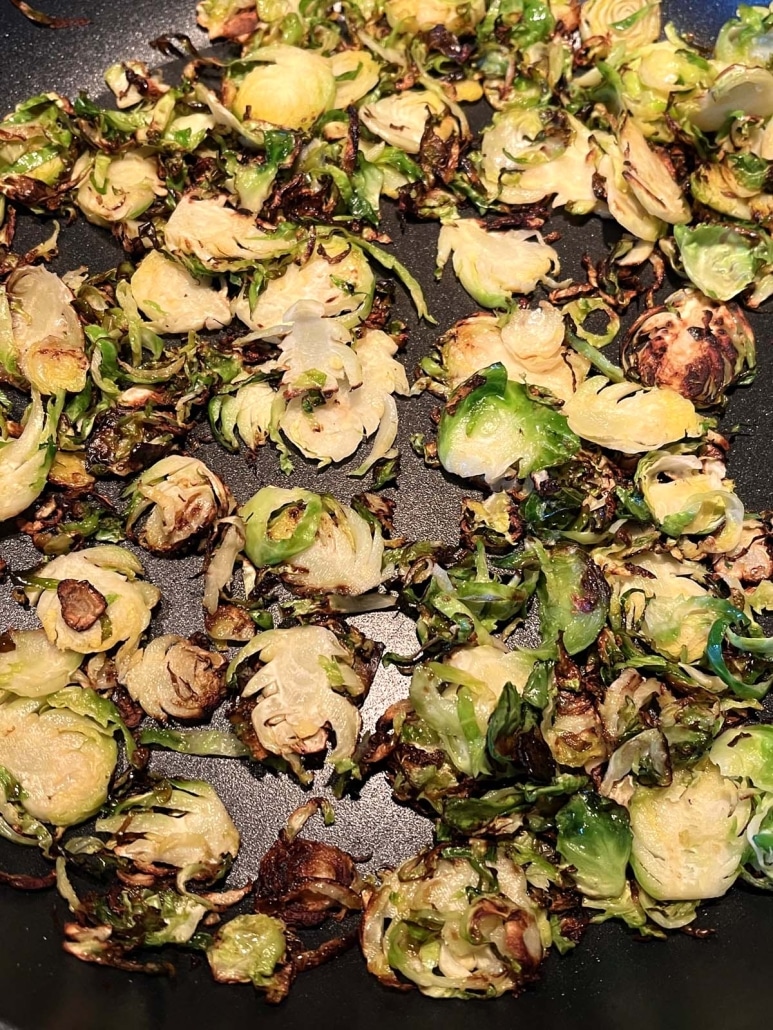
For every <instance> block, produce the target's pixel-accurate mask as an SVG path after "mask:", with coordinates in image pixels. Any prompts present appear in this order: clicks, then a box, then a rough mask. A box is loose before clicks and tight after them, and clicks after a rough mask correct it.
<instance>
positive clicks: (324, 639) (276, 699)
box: [228, 626, 371, 782]
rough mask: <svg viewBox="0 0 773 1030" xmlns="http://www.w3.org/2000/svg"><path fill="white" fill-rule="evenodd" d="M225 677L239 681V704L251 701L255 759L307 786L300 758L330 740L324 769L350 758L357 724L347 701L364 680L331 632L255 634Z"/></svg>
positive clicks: (305, 629) (352, 655) (308, 629)
mask: <svg viewBox="0 0 773 1030" xmlns="http://www.w3.org/2000/svg"><path fill="white" fill-rule="evenodd" d="M249 673H251V675H249V676H248V674H249ZM247 676H248V678H247ZM228 678H229V680H232V681H233V680H234V679H236V680H237V681H238V682H240V683H243V688H242V697H243V698H249V699H251V698H254V699H255V701H254V704H253V705H252V706H251V708H250V730H249V731H248V734H247V738H248V739H249V738H252V737H253V736H254V737H256V738H257V742H258V745H259V747H258V749H253V750H256V751H257V752H258V753H256V757H263V758H269V757H271V756H277V757H279V758H281V759H283V760H284V761H285V762H287V764H288V765H289V766H290V768H291V769H292V770H293V772H294V773H295V774H296V775H297V776H298V778H299V779H300V780H301V781H302V782H308V781H309V780H310V778H311V777H310V776H309V775H308V774H307V772H306V770H305V767H304V764H303V759H304V757H305V756H313V755H318V754H320V753H324V752H325V751H326V750H327V747H328V743H329V742H330V741H331V739H332V741H333V743H332V746H331V749H330V751H329V753H328V755H327V758H326V760H327V761H328V762H329V763H330V764H331V765H334V766H335V765H337V764H340V763H344V762H345V761H346V760H347V759H350V758H351V757H352V755H353V754H354V750H355V747H356V746H357V739H358V735H359V732H360V723H361V720H360V713H359V711H358V709H357V708H356V706H355V705H354V704H353V703H352V701H353V700H355V699H356V700H359V699H361V698H362V697H364V695H365V694H366V693H367V691H368V687H369V686H370V680H371V674H370V672H369V670H368V668H367V667H366V666H365V665H363V663H362V662H361V661H358V655H357V654H356V651H355V650H354V649H353V648H351V647H347V646H346V644H345V642H342V641H341V640H339V639H338V637H337V636H336V634H335V633H333V632H332V630H330V629H327V628H326V627H324V626H293V627H291V628H288V629H274V630H268V631H267V632H265V633H258V634H257V635H256V636H255V637H253V639H252V640H251V641H250V642H249V644H247V646H246V647H244V648H243V649H242V650H241V651H240V652H239V654H238V655H237V656H236V658H234V660H233V661H232V662H231V665H230V666H229V669H228Z"/></svg>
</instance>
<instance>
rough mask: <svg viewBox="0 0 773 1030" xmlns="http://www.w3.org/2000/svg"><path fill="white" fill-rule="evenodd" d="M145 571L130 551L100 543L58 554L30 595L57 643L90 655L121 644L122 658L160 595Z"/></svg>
mask: <svg viewBox="0 0 773 1030" xmlns="http://www.w3.org/2000/svg"><path fill="white" fill-rule="evenodd" d="M143 572H144V570H143V567H142V565H141V564H140V562H139V561H138V560H137V558H135V556H134V555H133V554H132V553H131V551H128V550H126V549H124V548H122V547H117V546H112V545H110V544H101V545H99V546H97V547H88V548H85V549H84V550H82V551H74V552H73V553H72V554H63V555H60V556H59V557H58V558H54V560H53V561H52V562H49V564H48V565H46V566H45V567H44V568H43V569H42V570H41V577H40V578H38V577H33V582H32V583H31V585H30V586H29V587H27V595H28V597H30V598H31V600H33V601H34V603H35V604H36V605H37V612H38V618H39V619H40V621H41V623H42V625H43V629H44V630H45V632H46V636H47V637H48V639H49V640H50V641H51V642H52V643H53V644H56V646H57V647H60V648H68V649H69V650H71V651H77V652H78V653H79V654H92V653H95V652H99V651H109V650H110V648H112V647H114V646H115V645H116V644H122V645H123V646H122V648H121V652H119V658H120V657H121V656H122V655H125V654H128V653H131V651H133V650H134V649H135V648H136V646H137V643H138V641H139V639H140V637H141V636H142V634H143V633H144V632H145V630H146V629H147V627H148V625H149V624H150V613H151V611H152V609H153V608H154V607H155V605H156V604H157V603H158V601H159V600H160V597H161V595H160V593H159V591H158V590H157V589H156V588H155V587H154V586H152V585H151V584H150V583H146V582H144V581H143V580H142V579H141V578H140V577H141V576H142V575H143Z"/></svg>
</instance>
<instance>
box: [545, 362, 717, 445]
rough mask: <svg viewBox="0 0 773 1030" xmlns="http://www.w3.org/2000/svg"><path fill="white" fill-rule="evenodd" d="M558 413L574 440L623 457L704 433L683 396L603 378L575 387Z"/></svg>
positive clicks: (586, 381) (698, 418) (669, 391)
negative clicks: (607, 449)
mask: <svg viewBox="0 0 773 1030" xmlns="http://www.w3.org/2000/svg"><path fill="white" fill-rule="evenodd" d="M563 413H564V415H565V416H566V420H567V423H568V426H569V428H570V429H571V430H572V431H573V432H575V433H576V434H577V435H578V436H581V437H582V438H583V439H584V440H590V441H591V443H595V444H598V445H599V446H600V447H607V448H609V449H610V450H616V451H622V453H623V454H642V453H644V452H645V451H652V450H656V449H657V448H658V447H663V446H665V445H666V444H668V443H673V442H675V441H677V440H683V439H685V438H686V437H699V436H702V434H703V432H704V422H703V421H702V420H701V418H700V416H699V415H698V413H697V412H696V410H695V408H694V407H693V405H692V403H691V402H690V401H689V400H687V398H686V397H682V396H680V395H679V394H678V393H675V392H674V391H673V390H666V389H660V388H659V387H650V388H648V389H643V388H641V387H638V386H635V385H634V384H633V383H610V382H608V380H606V379H605V378H604V377H603V376H593V377H591V378H590V379H586V380H585V382H584V383H581V384H580V386H579V387H578V388H577V391H576V393H575V394H574V395H573V396H572V397H570V398H569V400H568V401H566V403H565V404H564V407H563Z"/></svg>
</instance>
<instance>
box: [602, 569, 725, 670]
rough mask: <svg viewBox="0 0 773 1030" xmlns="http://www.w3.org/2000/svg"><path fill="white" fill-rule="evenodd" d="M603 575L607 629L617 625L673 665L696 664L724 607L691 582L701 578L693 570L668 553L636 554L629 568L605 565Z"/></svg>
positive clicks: (720, 601) (723, 604) (697, 571)
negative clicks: (607, 595)
mask: <svg viewBox="0 0 773 1030" xmlns="http://www.w3.org/2000/svg"><path fill="white" fill-rule="evenodd" d="M601 562H602V567H604V563H603V559H601ZM604 572H605V575H606V576H607V580H608V582H609V584H610V586H611V587H612V601H611V605H610V615H611V621H612V625H613V626H615V625H616V624H617V623H622V624H623V625H624V626H625V627H626V628H627V629H628V630H629V631H630V632H634V633H637V634H640V635H641V636H642V637H643V638H644V639H645V640H646V641H648V643H650V644H651V646H652V647H654V648H655V650H656V651H658V652H659V653H660V654H662V655H664V656H665V657H667V658H671V659H672V660H673V661H677V662H687V663H692V662H697V661H699V660H700V659H701V657H702V656H703V654H704V652H705V651H706V646H707V644H708V639H709V633H710V631H711V628H712V626H713V625H714V623H715V622H716V620H717V618H718V616H720V615H722V614H725V613H726V610H727V602H726V601H722V600H720V599H719V598H714V597H712V596H711V595H710V594H709V592H708V590H707V589H706V587H705V586H703V585H702V584H701V583H700V582H698V581H697V579H699V578H702V569H701V567H700V566H699V565H697V564H696V563H691V562H680V561H678V560H677V559H676V558H674V557H672V556H671V555H669V554H648V553H641V554H637V555H636V556H635V560H634V562H633V563H632V565H631V566H630V567H627V566H625V565H622V566H620V567H618V568H614V567H611V566H607V567H604Z"/></svg>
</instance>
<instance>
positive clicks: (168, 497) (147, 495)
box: [126, 454, 236, 556]
mask: <svg viewBox="0 0 773 1030" xmlns="http://www.w3.org/2000/svg"><path fill="white" fill-rule="evenodd" d="M128 493H130V495H131V505H130V507H129V515H128V519H127V522H126V529H127V531H128V532H129V533H132V530H133V528H134V526H135V525H136V524H137V522H138V521H139V520H140V519H142V517H143V516H144V515H147V517H146V518H145V519H144V521H143V522H142V523H141V525H140V528H139V530H138V531H137V532H136V533H134V534H133V536H134V537H135V538H136V539H137V541H138V543H140V544H141V546H142V547H144V548H145V549H146V550H148V551H150V552H151V553H152V554H158V555H162V556H163V555H168V554H175V553H177V552H179V551H181V550H183V549H185V548H186V547H188V546H189V545H191V544H196V543H200V542H201V541H202V540H203V539H204V538H205V537H206V534H207V533H208V531H210V530H211V529H212V528H213V527H214V525H215V523H216V522H217V520H218V519H222V518H225V517H226V516H227V515H230V514H231V512H232V511H233V510H234V508H235V507H236V501H235V500H234V498H233V495H232V494H231V491H230V490H229V489H228V487H227V486H226V485H225V483H223V481H222V480H221V479H220V477H219V476H217V475H215V473H214V472H212V471H211V470H210V469H208V468H207V466H206V465H205V464H204V462H203V461H200V460H199V459H198V458H185V457H182V456H181V455H176V454H174V455H170V456H169V457H168V458H162V459H161V461H157V462H156V463H155V465H151V467H150V468H148V469H146V470H145V471H144V472H143V473H142V475H140V476H139V477H138V478H137V480H136V481H135V483H134V484H133V486H131V487H130V488H129V490H128Z"/></svg>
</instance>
